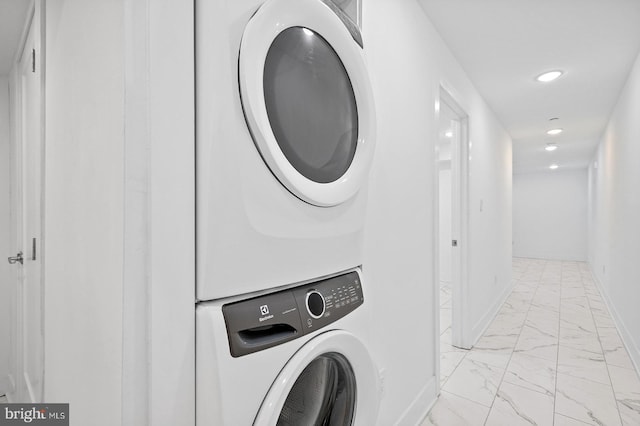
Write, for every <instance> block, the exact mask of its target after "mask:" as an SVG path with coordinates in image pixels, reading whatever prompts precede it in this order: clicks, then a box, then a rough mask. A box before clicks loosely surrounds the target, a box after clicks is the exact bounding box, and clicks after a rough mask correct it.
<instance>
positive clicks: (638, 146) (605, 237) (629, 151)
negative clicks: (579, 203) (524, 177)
mask: <svg viewBox="0 0 640 426" xmlns="http://www.w3.org/2000/svg"><path fill="white" fill-rule="evenodd" d="M638 117H640V56H639V57H638V59H636V62H635V65H634V67H633V69H632V70H631V73H630V74H629V78H628V81H627V83H626V85H625V87H624V89H623V90H622V92H621V96H620V98H619V100H618V103H617V105H616V107H615V109H614V111H613V114H612V116H611V118H610V121H609V124H608V126H607V129H606V131H605V133H604V135H603V138H602V140H601V142H600V145H599V146H598V149H597V151H596V153H595V156H594V160H593V162H592V163H591V166H590V168H589V226H588V229H589V262H590V264H591V269H592V270H593V272H594V274H595V276H596V279H597V282H598V284H599V285H600V288H601V290H602V292H603V293H604V296H605V300H606V301H607V303H608V305H609V308H610V309H611V311H612V314H613V317H614V319H615V321H616V323H617V325H618V328H619V330H620V331H621V334H622V337H623V339H624V341H625V344H626V345H627V349H629V352H630V355H631V356H632V358H633V360H634V363H635V365H636V368H638V367H640V309H639V308H638V307H639V306H640V285H638V283H640V219H639V218H640V190H639V187H638V185H639V183H640V167H639V164H640V162H639V159H640V143H638V141H640V121H638Z"/></svg>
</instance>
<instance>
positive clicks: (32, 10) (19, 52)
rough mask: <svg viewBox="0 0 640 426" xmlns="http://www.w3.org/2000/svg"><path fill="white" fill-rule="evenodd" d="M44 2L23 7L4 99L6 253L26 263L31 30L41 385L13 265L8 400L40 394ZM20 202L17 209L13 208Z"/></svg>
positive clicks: (33, 398)
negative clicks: (24, 69)
mask: <svg viewBox="0 0 640 426" xmlns="http://www.w3.org/2000/svg"><path fill="white" fill-rule="evenodd" d="M42 11H43V4H42V1H41V0H33V1H31V3H30V5H29V6H28V12H27V17H26V19H25V23H24V26H23V30H22V34H21V37H20V42H19V43H18V48H17V49H16V52H15V55H14V60H13V66H12V69H11V72H10V74H9V86H10V87H9V98H10V107H9V109H10V114H11V116H10V127H11V130H10V132H11V140H10V145H11V169H12V170H11V226H12V233H11V234H12V235H11V243H10V245H11V252H12V253H17V252H18V251H22V252H23V253H24V254H23V255H24V258H25V261H27V259H29V258H30V257H31V256H32V255H33V254H32V247H31V244H27V243H26V239H25V236H24V235H23V233H24V216H25V213H24V211H25V199H24V191H25V188H24V173H25V168H24V164H25V161H26V159H25V153H24V151H25V150H24V141H23V131H22V128H23V121H22V119H23V106H24V103H23V93H22V80H21V69H20V66H21V60H22V57H23V55H24V52H25V49H26V44H27V42H28V41H29V34H30V32H31V31H33V34H32V37H33V43H34V46H35V53H34V60H35V65H34V66H36V67H38V74H37V78H38V80H37V81H36V85H37V87H38V91H39V93H38V98H39V105H38V109H39V111H38V121H39V125H38V126H39V131H38V133H37V134H38V142H37V145H36V149H37V152H38V153H37V155H36V157H38V163H37V164H36V165H35V166H34V167H35V168H39V174H40V176H39V182H38V186H39V188H38V190H39V191H38V192H39V195H38V198H39V202H38V204H39V205H38V210H39V211H38V212H37V215H38V217H37V222H38V228H39V233H38V235H37V238H38V241H37V242H36V244H37V252H38V255H37V256H36V257H37V260H36V261H37V262H38V263H39V269H40V273H39V279H38V282H37V286H38V287H39V292H40V307H39V310H40V323H39V332H40V346H39V348H33V349H31V350H39V352H40V353H39V354H38V355H37V357H38V363H39V364H41V366H40V370H39V373H40V377H39V379H40V380H39V381H40V384H41V385H40V389H32V388H31V387H30V386H29V384H28V383H26V381H25V380H24V379H23V378H22V376H23V374H24V358H25V353H24V351H23V350H22V349H23V347H24V329H25V322H24V312H25V304H26V303H27V300H25V297H24V294H23V293H24V286H23V279H24V276H23V274H24V272H23V269H22V268H19V269H16V272H15V274H14V275H13V278H14V279H13V287H12V289H11V293H12V300H11V302H10V303H11V304H12V307H11V312H10V318H11V322H12V324H11V331H10V333H11V338H12V343H14V344H13V345H12V351H11V354H10V377H9V383H10V390H9V393H7V399H8V400H9V401H10V402H32V403H35V402H41V401H40V400H42V398H43V397H44V296H45V294H44V262H43V258H44V256H43V251H42V247H44V244H43V240H44V234H45V232H44V180H45V179H44V178H45V170H44V153H45V150H44V123H45V116H44V111H45V109H44V104H45V102H44V93H45V92H44V82H45V78H44V74H45V73H44V28H43V23H44V20H43V19H42ZM18 204H20V207H17V206H18ZM19 212H20V213H21V217H17V216H18V213H19Z"/></svg>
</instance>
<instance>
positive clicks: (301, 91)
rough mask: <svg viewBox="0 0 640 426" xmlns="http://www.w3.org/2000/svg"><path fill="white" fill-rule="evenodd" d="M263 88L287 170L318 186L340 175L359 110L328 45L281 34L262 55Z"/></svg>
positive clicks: (296, 33)
mask: <svg viewBox="0 0 640 426" xmlns="http://www.w3.org/2000/svg"><path fill="white" fill-rule="evenodd" d="M263 84H264V98H265V104H266V108H267V115H268V117H269V122H270V124H271V128H272V130H273V134H274V136H275V138H276V141H277V142H278V145H279V146H280V149H281V150H282V153H283V154H284V155H285V157H286V158H287V160H288V161H289V162H290V163H291V165H292V166H293V167H295V169H296V170H297V171H298V172H299V173H300V174H302V175H304V176H305V177H307V178H308V179H311V180H313V181H314V182H318V183H329V182H334V181H336V180H338V179H339V178H340V177H341V176H342V175H344V173H345V172H346V171H347V170H348V169H349V166H350V165H351V162H352V160H353V157H354V154H355V152H356V146H357V144H358V110H357V107H356V98H355V95H354V92H353V88H352V87H351V82H350V80H349V76H348V74H347V71H346V69H345V67H344V65H343V63H342V61H341V60H340V57H339V56H338V54H337V53H336V52H335V50H333V48H332V47H331V46H330V45H329V43H328V42H327V41H326V40H325V39H324V38H323V37H322V36H320V35H319V34H317V33H315V32H314V31H311V30H310V29H308V28H303V27H292V28H288V29H286V30H284V31H282V32H281V33H280V34H279V35H278V36H277V37H276V38H275V39H274V41H273V43H272V44H271V47H270V48H269V51H268V53H267V57H266V60H265V65H264V82H263Z"/></svg>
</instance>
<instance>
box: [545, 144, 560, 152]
mask: <svg viewBox="0 0 640 426" xmlns="http://www.w3.org/2000/svg"><path fill="white" fill-rule="evenodd" d="M544 149H546V150H547V151H555V150H556V149H558V145H556V144H555V143H548V144H547V146H546V147H545V148H544Z"/></svg>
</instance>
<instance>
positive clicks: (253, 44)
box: [238, 0, 375, 207]
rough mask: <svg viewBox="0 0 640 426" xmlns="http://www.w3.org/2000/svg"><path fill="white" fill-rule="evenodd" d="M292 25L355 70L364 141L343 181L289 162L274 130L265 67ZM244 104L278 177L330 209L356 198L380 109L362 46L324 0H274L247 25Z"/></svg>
mask: <svg viewBox="0 0 640 426" xmlns="http://www.w3.org/2000/svg"><path fill="white" fill-rule="evenodd" d="M291 27H306V28H309V29H311V30H313V31H315V32H317V33H318V34H320V35H322V37H323V38H324V39H325V40H326V41H327V42H328V43H329V44H330V45H331V47H332V48H333V49H334V50H335V51H336V53H337V54H338V56H339V57H340V59H341V60H342V63H343V65H344V67H345V69H346V70H347V73H348V74H349V78H350V81H351V84H352V87H353V91H354V95H355V98H356V104H357V108H358V141H357V146H356V151H355V155H354V158H353V160H352V163H351V165H350V166H349V168H348V169H347V171H346V172H345V173H344V175H342V176H341V177H340V178H339V179H337V180H336V181H334V182H330V183H318V182H314V181H312V180H310V179H308V178H307V177H305V176H304V175H302V174H301V173H300V172H298V171H297V170H296V169H295V168H294V167H293V166H292V165H291V163H289V161H288V160H287V158H286V157H285V155H284V153H283V152H282V150H281V149H280V146H279V145H278V142H277V141H276V138H275V136H274V134H273V131H272V129H271V125H270V123H269V117H268V115H267V109H266V105H265V102H264V87H263V70H264V64H265V60H266V56H267V53H268V51H269V47H270V46H271V43H272V41H273V40H274V39H275V38H276V37H277V36H278V35H279V34H280V33H281V32H282V31H284V30H286V29H287V28H291ZM238 66H239V79H240V91H241V94H242V105H243V109H244V112H245V116H246V119H247V123H248V125H249V128H250V129H251V130H252V136H253V138H254V141H255V143H256V145H257V147H258V149H259V151H260V153H261V155H262V157H263V158H264V160H265V162H266V163H267V165H268V166H269V168H270V169H271V171H272V172H273V173H274V174H275V175H276V177H277V178H278V180H279V181H280V182H282V183H283V185H285V187H287V189H289V191H291V192H292V193H293V194H294V195H295V196H297V197H298V198H300V199H302V200H304V201H306V202H308V203H310V204H313V205H316V206H320V207H330V206H335V205H338V204H340V203H343V202H345V201H347V200H348V199H350V198H351V197H353V196H354V195H355V194H356V193H357V191H358V190H359V189H360V187H361V185H362V184H363V183H364V182H365V180H366V178H367V176H368V173H369V168H370V166H371V161H372V158H373V151H374V146H375V108H374V103H373V95H372V92H371V84H370V82H369V77H368V72H367V67H366V64H365V60H364V54H363V52H362V49H361V48H360V46H358V44H357V43H356V42H355V41H354V40H353V38H352V37H351V34H350V33H349V31H348V30H347V29H346V27H345V26H344V24H343V23H342V21H341V20H340V19H339V18H338V17H337V16H336V15H335V13H334V12H333V11H332V10H331V9H330V8H329V7H328V6H327V5H325V4H324V3H322V2H321V1H318V0H269V1H267V2H266V3H265V4H263V5H262V6H261V7H260V9H259V10H258V11H257V12H256V14H255V15H254V16H253V17H252V18H251V20H250V21H249V23H248V24H247V26H246V28H245V31H244V35H243V37H242V42H241V46H240V59H239V65H238Z"/></svg>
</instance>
